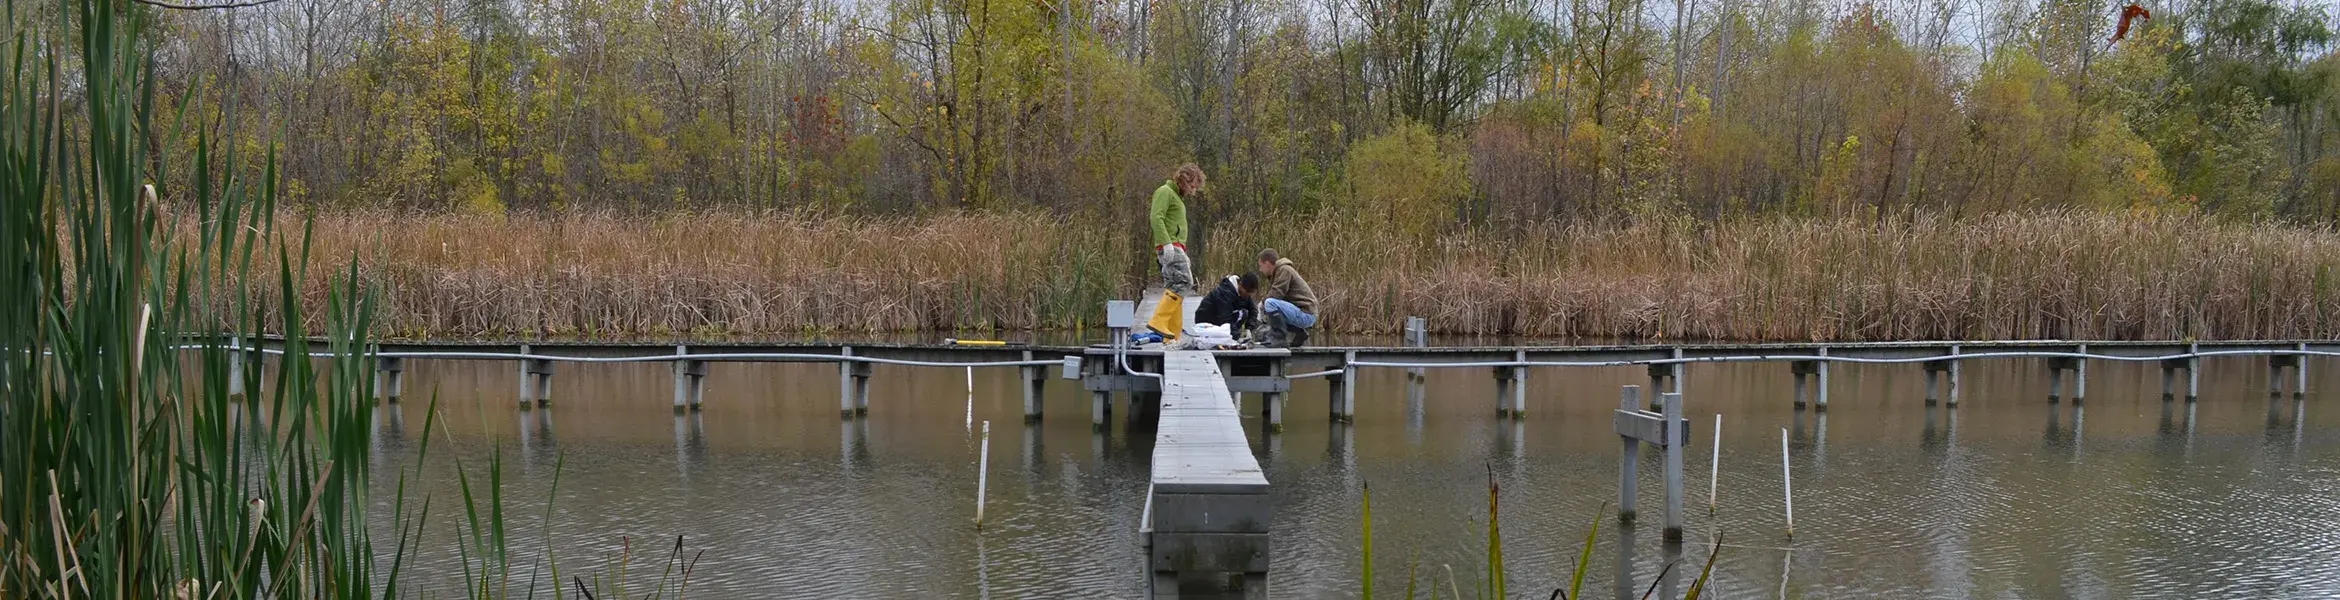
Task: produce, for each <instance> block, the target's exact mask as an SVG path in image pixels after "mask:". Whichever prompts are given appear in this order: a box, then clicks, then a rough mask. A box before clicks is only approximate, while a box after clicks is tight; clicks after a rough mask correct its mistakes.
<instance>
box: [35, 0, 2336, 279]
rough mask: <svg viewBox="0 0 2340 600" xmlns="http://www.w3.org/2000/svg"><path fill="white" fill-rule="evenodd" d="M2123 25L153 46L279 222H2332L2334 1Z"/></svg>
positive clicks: (228, 13) (804, 14)
mask: <svg viewBox="0 0 2340 600" xmlns="http://www.w3.org/2000/svg"><path fill="white" fill-rule="evenodd" d="M2123 8H2124V7H2122V6H2118V5H2116V4H2114V3H2112V2H2110V1H2106V0H2038V1H2036V2H2034V1H2031V0H1975V1H1973V2H1968V1H1964V0H1946V1H1937V0H1884V1H1880V2H1864V3H1850V4H1846V3H1827V2H1816V1H1809V0H1780V1H1754V0H1548V1H1547V0H1301V1H1272V0H1271V1H1263V0H1180V1H1174V2H1152V1H1148V0H1113V1H1103V0H1100V1H1096V2H1071V1H1069V0H874V1H867V2H851V1H846V0H280V1H278V2H274V3H271V4H266V5H263V6H258V7H251V8H240V9H234V10H215V11H200V12H180V11H166V12H168V14H167V15H166V17H165V19H166V21H165V23H166V27H167V29H168V31H167V33H166V34H165V35H163V36H161V37H162V38H163V39H164V40H165V41H163V42H161V43H160V44H159V45H158V46H157V47H156V53H157V54H156V56H157V64H158V67H157V69H158V73H159V77H160V78H161V81H162V87H161V94H160V98H159V101H162V102H166V103H174V104H175V103H185V104H186V105H187V106H189V107H192V109H191V110H186V111H184V113H183V114H185V115H194V116H189V117H187V122H185V123H182V124H181V126H183V127H189V128H197V127H199V128H201V130H202V131H206V132H209V133H211V134H212V136H213V138H212V139H213V141H214V143H220V144H232V148H234V149H237V150H238V154H239V156H240V159H239V164H240V165H242V166H243V167H246V168H254V169H257V168H258V167H260V166H261V165H262V164H263V161H265V160H267V157H268V153H267V152H265V151H264V150H265V149H266V148H269V147H270V145H271V144H274V145H275V146H276V147H277V148H279V150H278V151H277V153H276V155H275V161H276V167H277V168H278V169H279V171H280V173H281V175H282V185H283V186H284V190H285V192H287V195H288V198H289V201H290V202H292V203H296V204H307V205H314V206H325V207H389V208H399V209H419V210H428V211H436V210H454V211H468V212H480V213H503V212H506V211H544V210H562V209H571V208H593V209H616V210H641V209H664V208H669V207H688V208H705V207H718V206H722V207H755V208H779V209H815V210H823V211H854V212H904V211H923V210H926V209H931V208H962V207H965V208H976V209H996V208H1016V209H1031V208H1043V209H1047V210H1053V211H1056V212H1058V213H1060V214H1084V213H1086V214H1095V213H1102V214H1104V215H1125V214H1134V213H1135V212H1136V211H1138V210H1139V209H1138V208H1137V207H1138V205H1139V204H1141V203H1142V200H1143V198H1144V197H1145V193H1146V192H1147V191H1148V190H1150V189H1151V188H1152V186H1154V185H1158V184H1159V182H1160V181H1161V180H1162V179H1163V177H1164V175H1165V174H1166V173H1167V172H1168V170H1169V168H1170V167H1171V166H1173V165H1175V164H1176V163H1178V162H1182V161H1188V160H1192V161H1195V162H1198V163H1200V164H1202V165H1203V167H1204V168H1205V170H1206V171H1207V172H1208V173H1209V175H1210V177H1211V185H1210V187H1209V190H1208V192H1207V193H1206V197H1205V199H1204V201H1203V202H1202V206H1201V207H1200V208H1199V209H1198V210H1199V213H1200V214H1201V215H1203V218H1204V220H1206V221H1208V220H1213V219H1225V218H1228V217H1230V216H1233V215H1249V214H1279V215H1305V214H1315V213H1317V212H1318V211H1332V212H1334V213H1338V214H1345V215H1348V216H1350V217H1352V218H1354V219H1362V220H1365V221H1367V222H1371V221H1380V220H1386V221H1385V222H1386V223H1389V224H1392V225H1395V226H1397V227H1399V228H1401V229H1403V230H1405V231H1412V232H1417V233H1429V232H1430V231H1428V230H1436V229H1440V228H1444V227H1448V226H1449V225H1448V224H1451V223H1504V222H1534V221H1545V220H1552V219H1559V220H1580V219H1612V218H1634V219H1643V218H1650V217H1656V218H1702V219H1717V218H1722V217H1727V216H1732V215H1744V214H1775V215H1777V214H1785V215H1822V216H1853V217H1857V216H1860V215H1865V214H1872V213H1889V212H1900V211H1908V210H1912V209H1916V210H1922V211H1930V212H1942V213H1949V214H1975V213H1984V212H1995V211H2003V210H2010V209H2036V208H2061V207H2083V208H2094V209H2123V210H2137V211H2150V212H2168V211H2202V212H2209V213H2214V214H2219V215H2233V216H2246V217H2264V216H2284V217H2290V218H2294V219H2299V220H2303V221H2328V220H2332V219H2334V218H2335V217H2336V216H2340V155H2336V154H2335V152H2334V150H2335V146H2340V144H2334V143H2333V142H2335V141H2340V140H2336V139H2335V136H2336V126H2340V103H2336V102H2335V101H2336V100H2340V98H2336V95H2340V94H2336V92H2340V87H2336V86H2340V80H2336V79H2335V78H2334V77H2333V75H2334V73H2335V72H2336V71H2340V58H2335V55H2334V52H2333V45H2332V42H2333V21H2334V15H2333V14H2332V12H2331V10H2330V9H2329V8H2328V7H2324V6H2320V5H2311V4H2306V3H2297V2H2291V1H2289V0H2175V1H2174V2H2171V1H2158V0H2157V1H2151V2H2146V3H2144V4H2143V5H2142V6H2141V8H2144V9H2146V10H2148V11H2149V12H2150V16H2142V15H2139V16H2137V18H2135V19H2134V20H2131V21H2126V22H2125V24H2124V20H2123V18H2122V15H2123V14H2124V11H2123ZM2128 12H2130V13H2134V12H2135V11H2128ZM27 15H30V16H27ZM18 18H24V19H39V18H41V17H39V16H38V15H37V14H33V13H27V14H26V15H19V16H18ZM2116 37H2118V38H2119V39H2117V40H2116V39H2115V38H2116ZM184 139H187V140H190V142H189V144H191V143H192V142H191V140H194V139H196V136H185V138H184ZM186 145H187V144H181V146H186ZM165 154H166V155H168V158H165V159H163V160H166V161H171V160H184V159H185V158H186V157H187V156H189V155H190V154H191V148H190V147H177V148H172V149H169V151H168V152H166V153H165ZM190 170H191V169H188V168H184V167H182V168H178V169H176V170H175V171H174V172H176V173H178V174H180V176H187V174H188V173H189V172H190Z"/></svg>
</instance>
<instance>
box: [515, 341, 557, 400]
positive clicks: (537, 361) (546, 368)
mask: <svg viewBox="0 0 2340 600" xmlns="http://www.w3.org/2000/svg"><path fill="white" fill-rule="evenodd" d="M520 353H521V354H530V353H531V352H530V348H529V347H528V346H527V345H526V344H523V345H521V346H520ZM552 376H553V361H550V360H545V359H541V358H522V359H520V408H523V409H525V408H528V407H530V406H552Z"/></svg>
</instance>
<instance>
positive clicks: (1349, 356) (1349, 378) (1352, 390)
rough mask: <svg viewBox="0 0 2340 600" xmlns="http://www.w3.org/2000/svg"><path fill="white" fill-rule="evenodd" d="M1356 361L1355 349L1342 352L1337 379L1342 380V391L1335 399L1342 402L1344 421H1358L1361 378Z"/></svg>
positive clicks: (1342, 419)
mask: <svg viewBox="0 0 2340 600" xmlns="http://www.w3.org/2000/svg"><path fill="white" fill-rule="evenodd" d="M1356 362H1357V353H1356V352H1355V351H1350V352H1346V353H1343V354H1341V374H1340V379H1336V380H1335V381H1339V382H1341V393H1340V394H1339V395H1338V396H1336V397H1334V398H1333V400H1334V401H1336V402H1339V403H1340V407H1341V414H1340V418H1341V422H1342V423H1354V422H1356V421H1357V386H1358V385H1359V383H1360V381H1361V378H1359V377H1358V376H1357V370H1356V369H1357V367H1355V366H1353V365H1354V364H1355V363H1356Z"/></svg>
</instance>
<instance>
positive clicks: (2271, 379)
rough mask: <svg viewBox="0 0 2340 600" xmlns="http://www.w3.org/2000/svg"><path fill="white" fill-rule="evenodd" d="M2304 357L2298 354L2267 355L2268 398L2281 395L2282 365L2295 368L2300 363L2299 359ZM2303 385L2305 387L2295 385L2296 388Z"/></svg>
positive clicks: (2280, 396)
mask: <svg viewBox="0 0 2340 600" xmlns="http://www.w3.org/2000/svg"><path fill="white" fill-rule="evenodd" d="M2304 358H2305V357H2302V356H2298V355H2292V356H2283V355H2268V356H2267V397H2268V398H2270V399H2273V398H2282V397H2283V368H2284V367H2292V368H2294V369H2297V368H2299V365H2300V364H2301V363H2300V361H2301V360H2302V359H2304ZM2305 387H2306V386H2297V388H2305ZM2297 388H2295V389H2294V390H2293V391H2295V392H2296V391H2298V389H2297Z"/></svg>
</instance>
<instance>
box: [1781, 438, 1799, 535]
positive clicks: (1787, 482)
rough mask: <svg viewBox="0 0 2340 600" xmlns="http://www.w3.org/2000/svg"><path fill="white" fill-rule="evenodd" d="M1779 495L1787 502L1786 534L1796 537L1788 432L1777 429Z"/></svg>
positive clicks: (1793, 482)
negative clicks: (1789, 466) (1789, 468)
mask: <svg viewBox="0 0 2340 600" xmlns="http://www.w3.org/2000/svg"><path fill="white" fill-rule="evenodd" d="M1779 494H1780V497H1781V498H1784V499H1786V500H1787V534H1788V537H1790V538H1793V537H1796V483H1795V478H1794V477H1793V476H1792V475H1790V474H1789V473H1788V430H1787V428H1786V427H1781V428H1779Z"/></svg>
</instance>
